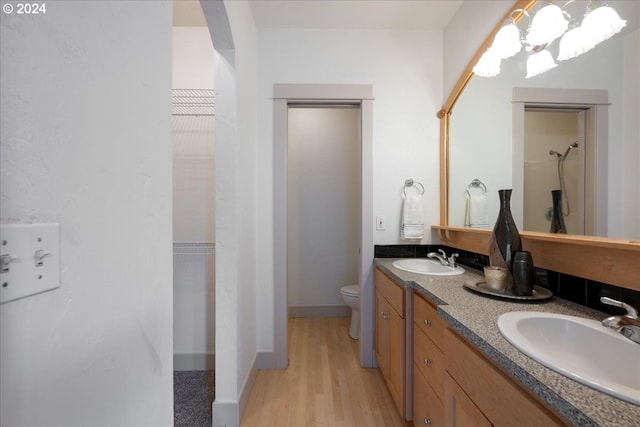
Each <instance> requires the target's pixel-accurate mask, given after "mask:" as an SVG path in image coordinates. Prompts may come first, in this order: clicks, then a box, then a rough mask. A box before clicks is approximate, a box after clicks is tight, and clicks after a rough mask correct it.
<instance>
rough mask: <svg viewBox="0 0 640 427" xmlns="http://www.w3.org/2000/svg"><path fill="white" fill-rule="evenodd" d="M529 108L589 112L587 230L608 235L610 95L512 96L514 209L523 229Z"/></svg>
mask: <svg viewBox="0 0 640 427" xmlns="http://www.w3.org/2000/svg"><path fill="white" fill-rule="evenodd" d="M527 107H553V108H558V109H562V108H563V107H564V108H572V109H575V108H582V109H584V110H585V115H584V118H585V150H584V153H585V154H584V156H585V157H584V168H585V171H584V177H585V178H584V179H585V181H584V205H583V206H584V221H585V222H584V230H585V234H588V235H592V236H606V235H607V192H608V191H607V177H608V156H607V151H608V145H609V126H608V123H609V115H608V113H609V111H608V108H609V95H608V91H607V90H606V89H557V88H556V89H549V88H523V87H514V88H513V92H512V120H513V123H512V126H513V127H512V137H513V159H512V162H513V163H512V164H513V165H514V167H513V168H512V171H513V172H512V173H513V175H512V183H513V190H514V191H513V194H514V196H513V199H512V208H511V211H512V213H513V216H514V219H515V220H516V224H519V225H520V226H521V225H522V218H523V212H522V209H523V194H524V193H523V191H524V168H517V167H515V165H522V164H524V113H525V109H526V108H527Z"/></svg>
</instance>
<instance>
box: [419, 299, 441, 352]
mask: <svg viewBox="0 0 640 427" xmlns="http://www.w3.org/2000/svg"><path fill="white" fill-rule="evenodd" d="M413 322H414V323H415V324H416V325H417V326H418V328H420V330H422V332H424V333H425V334H426V335H427V336H428V337H429V338H431V341H433V342H434V344H435V345H436V346H438V348H440V349H441V350H442V331H444V328H445V321H444V320H443V319H441V318H440V316H438V313H437V312H436V306H435V305H433V304H431V303H430V302H428V301H427V300H426V299H424V298H423V297H422V296H420V295H418V294H415V295H414V297H413Z"/></svg>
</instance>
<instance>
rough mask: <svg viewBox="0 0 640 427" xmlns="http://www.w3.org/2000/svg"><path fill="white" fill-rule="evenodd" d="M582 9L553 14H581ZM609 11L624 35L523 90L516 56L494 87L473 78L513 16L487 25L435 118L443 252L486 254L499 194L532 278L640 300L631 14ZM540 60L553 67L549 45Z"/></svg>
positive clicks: (638, 125) (638, 103)
mask: <svg viewBox="0 0 640 427" xmlns="http://www.w3.org/2000/svg"><path fill="white" fill-rule="evenodd" d="M539 3H541V4H544V5H546V4H548V3H549V2H547V1H544V2H538V1H535V0H518V1H515V2H513V7H512V9H511V10H516V9H518V8H525V9H527V10H528V11H529V13H530V14H531V15H532V16H533V15H534V14H535V12H536V11H537V10H538V9H539V8H540V7H541V5H540V4H539ZM567 3H569V4H568V5H567ZM587 3H588V2H587V1H583V0H576V1H573V2H562V3H560V2H558V3H557V4H558V5H561V6H566V7H568V8H570V10H571V11H573V13H578V14H580V13H584V12H577V11H580V10H582V11H584V8H585V6H586V4H587ZM599 3H600V2H599ZM609 5H610V6H612V7H613V8H614V9H615V10H616V11H617V12H618V13H619V15H620V16H621V17H622V18H623V19H625V20H627V26H626V28H625V29H624V30H623V31H622V32H620V33H618V34H616V35H614V36H613V37H612V38H610V39H609V40H606V41H605V42H603V43H601V44H600V45H598V46H596V47H595V48H594V49H592V50H591V51H589V52H587V53H585V54H583V55H581V56H578V57H576V58H573V59H570V60H568V61H561V62H559V63H558V66H557V67H556V68H554V69H551V70H549V71H547V72H546V73H543V74H540V75H538V76H535V77H532V78H528V79H527V78H526V76H525V75H526V54H525V53H524V52H521V53H520V54H518V55H516V56H515V57H512V58H509V59H507V60H503V61H502V64H501V73H500V74H499V75H498V76H495V77H486V78H485V77H479V76H474V74H473V72H472V68H473V66H474V65H475V64H476V63H477V62H478V60H479V58H480V57H481V55H482V53H483V52H484V51H485V50H486V49H487V48H488V47H489V46H491V42H492V41H493V36H494V35H495V34H496V32H497V31H498V30H499V29H500V28H501V27H502V26H503V25H504V23H505V19H507V17H508V16H511V14H510V13H509V14H507V17H503V16H496V17H495V20H496V27H495V28H494V30H493V32H492V33H491V34H490V35H489V37H488V38H487V40H486V41H485V42H484V44H483V45H482V46H481V48H480V50H478V52H476V54H475V55H474V56H473V58H472V59H471V61H470V63H469V65H468V66H467V68H466V69H465V71H464V72H463V74H462V75H461V76H460V78H459V80H458V82H457V84H456V85H455V87H454V88H453V90H452V92H451V94H450V95H449V97H448V98H447V100H446V102H445V105H444V106H443V108H442V110H441V111H440V112H439V113H438V116H439V117H440V118H441V158H440V167H441V184H440V185H441V193H440V196H441V203H440V213H441V221H440V225H439V226H433V228H434V229H435V230H437V231H438V234H439V237H440V240H441V242H442V243H444V244H446V245H449V246H452V247H455V248H459V249H465V250H470V251H474V252H478V253H485V254H487V253H488V244H489V238H490V235H491V229H492V228H493V224H494V222H495V219H496V217H497V212H498V209H499V202H498V197H497V193H498V190H499V189H503V188H512V189H513V195H512V211H513V212H514V217H515V218H516V221H517V223H518V224H517V225H518V228H519V229H520V231H521V236H522V241H523V247H524V249H525V250H528V251H531V252H532V253H533V256H534V262H535V264H536V266H537V267H541V268H546V269H550V270H553V271H557V272H561V273H567V274H572V275H575V276H579V277H583V278H587V279H592V280H597V281H601V282H604V283H610V284H614V285H617V286H623V287H627V288H630V289H636V290H640V269H638V267H637V265H638V261H639V260H640V166H639V165H640V82H639V81H640V65H639V59H638V53H639V52H640V33H639V30H638V22H639V21H640V2H639V1H636V0H630V1H610V2H609ZM521 21H522V20H521ZM526 26H527V23H526V18H525V21H522V22H520V23H519V27H520V28H526ZM554 44H556V46H554ZM549 49H550V50H551V51H552V54H553V55H554V57H555V54H556V53H557V41H556V42H553V43H552V44H551V45H550V46H549ZM560 169H562V170H560ZM563 180H564V182H561V181H563ZM485 188H486V194H483V193H485ZM557 189H561V190H562V192H563V193H564V195H565V198H564V199H563V200H562V199H561V200H560V203H559V204H558V205H559V207H556V212H558V211H561V212H562V214H563V219H564V220H565V222H566V224H565V225H566V230H565V231H566V233H562V234H558V233H551V221H549V219H547V217H548V216H549V210H550V208H552V207H553V198H552V194H551V190H557ZM472 196H473V197H472ZM483 196H484V197H485V198H486V212H483V211H482V210H476V211H475V212H476V215H472V218H470V215H469V214H468V211H467V210H466V206H467V203H468V200H469V199H471V198H475V199H480V200H482V198H483ZM567 202H568V203H567ZM478 212H480V213H481V214H480V215H477V213H478Z"/></svg>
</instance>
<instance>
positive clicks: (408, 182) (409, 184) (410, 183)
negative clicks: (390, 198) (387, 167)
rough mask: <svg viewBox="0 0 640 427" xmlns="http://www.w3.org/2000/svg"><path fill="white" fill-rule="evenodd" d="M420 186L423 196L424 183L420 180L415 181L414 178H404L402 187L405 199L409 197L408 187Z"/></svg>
mask: <svg viewBox="0 0 640 427" xmlns="http://www.w3.org/2000/svg"><path fill="white" fill-rule="evenodd" d="M414 185H415V186H416V187H418V186H419V187H420V195H421V196H422V195H423V194H424V186H423V185H422V184H420V183H419V182H418V181H414V180H413V178H409V179H405V180H404V187H402V198H403V199H404V198H405V197H407V192H406V191H405V189H406V188H407V187H413V186H414Z"/></svg>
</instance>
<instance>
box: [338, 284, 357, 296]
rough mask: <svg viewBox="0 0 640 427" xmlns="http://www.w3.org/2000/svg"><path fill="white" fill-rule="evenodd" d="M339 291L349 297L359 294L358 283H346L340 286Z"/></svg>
mask: <svg viewBox="0 0 640 427" xmlns="http://www.w3.org/2000/svg"><path fill="white" fill-rule="evenodd" d="M340 293H341V294H343V295H347V296H350V297H359V296H360V285H348V286H343V287H341V288H340Z"/></svg>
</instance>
